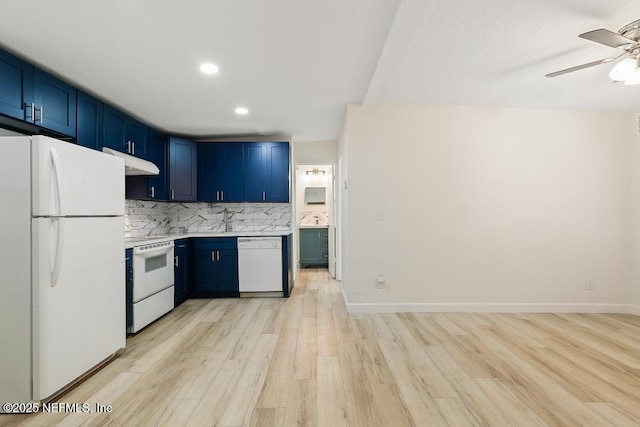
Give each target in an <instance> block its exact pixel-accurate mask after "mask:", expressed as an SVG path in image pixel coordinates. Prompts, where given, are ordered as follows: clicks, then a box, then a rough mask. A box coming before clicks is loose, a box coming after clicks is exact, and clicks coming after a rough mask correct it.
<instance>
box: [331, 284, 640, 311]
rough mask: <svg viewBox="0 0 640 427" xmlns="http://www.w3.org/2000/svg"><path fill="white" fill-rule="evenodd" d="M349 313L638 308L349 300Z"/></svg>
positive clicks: (627, 307)
mask: <svg viewBox="0 0 640 427" xmlns="http://www.w3.org/2000/svg"><path fill="white" fill-rule="evenodd" d="M342 294H343V296H344V298H345V305H346V308H347V311H348V312H349V313H404V312H415V313H425V312H433V313H629V314H636V315H639V316H640V307H639V306H634V305H631V304H589V303H576V304H570V303H539V304H529V303H494V304H491V303H349V302H347V299H346V295H344V290H343V291H342Z"/></svg>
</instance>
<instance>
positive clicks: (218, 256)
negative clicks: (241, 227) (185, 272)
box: [191, 237, 240, 298]
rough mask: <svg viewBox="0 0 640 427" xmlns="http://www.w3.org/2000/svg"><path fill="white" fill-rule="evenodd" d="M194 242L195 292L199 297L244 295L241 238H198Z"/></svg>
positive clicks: (194, 294) (193, 292)
mask: <svg viewBox="0 0 640 427" xmlns="http://www.w3.org/2000/svg"><path fill="white" fill-rule="evenodd" d="M193 245H194V246H193V254H194V265H193V269H194V271H193V273H194V274H193V278H194V283H193V289H192V291H191V295H192V296H193V297H196V298H212V297H237V296H240V292H239V286H238V243H237V238H235V237H216V238H197V239H194V241H193Z"/></svg>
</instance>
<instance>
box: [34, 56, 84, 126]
mask: <svg viewBox="0 0 640 427" xmlns="http://www.w3.org/2000/svg"><path fill="white" fill-rule="evenodd" d="M33 96H34V103H35V108H34V110H35V119H34V123H35V124H36V125H38V126H41V127H43V128H46V129H50V130H53V131H55V132H59V133H61V134H64V135H68V136H73V137H75V136H76V96H77V95H76V88H74V87H73V86H70V85H68V84H66V83H64V82H63V81H61V80H59V79H57V78H55V77H53V76H51V75H49V74H47V73H45V72H44V71H41V70H38V69H37V68H36V69H35V70H34V85H33Z"/></svg>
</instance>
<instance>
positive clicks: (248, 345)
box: [0, 270, 640, 427]
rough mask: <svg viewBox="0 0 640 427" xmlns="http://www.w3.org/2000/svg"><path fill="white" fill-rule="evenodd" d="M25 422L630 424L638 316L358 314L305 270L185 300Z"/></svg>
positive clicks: (635, 394)
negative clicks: (70, 406)
mask: <svg viewBox="0 0 640 427" xmlns="http://www.w3.org/2000/svg"><path fill="white" fill-rule="evenodd" d="M59 401H61V402H67V403H73V402H78V403H83V402H89V403H90V404H91V405H94V404H95V403H96V402H98V403H101V404H103V405H106V404H108V405H111V406H112V407H113V412H111V413H110V414H60V413H58V414H51V413H49V414H37V415H28V416H24V415H23V416H17V415H4V416H0V425H24V426H31V425H34V426H53V425H58V426H78V425H114V426H146V425H149V426H152V425H158V426H165V425H166V426H200V425H202V426H213V425H220V426H239V425H251V426H253V425H256V426H258V425H260V426H290V425H319V426H332V427H338V426H347V425H348V426H366V427H368V426H430V425H438V426H440V425H443V426H444V425H449V426H456V427H457V426H466V425H489V426H503V425H517V426H528V425H536V426H538V425H560V426H572V425H576V426H578V425H579V426H607V425H611V426H633V425H640V318H639V317H636V316H631V315H577V314H567V315H552V314H426V313H419V314H361V315H353V316H350V315H348V314H347V313H346V312H345V309H344V304H343V300H342V295H341V293H340V290H339V288H338V285H337V284H336V283H335V282H334V281H332V280H330V279H329V276H328V275H327V273H326V272H324V271H320V270H311V271H304V272H303V273H302V275H301V277H300V278H299V281H298V286H297V287H296V288H295V291H294V292H293V295H292V297H291V298H289V299H288V300H284V299H276V298H272V299H227V300H220V299H218V300H190V301H187V302H186V303H184V304H183V305H181V306H180V307H178V308H177V309H176V310H174V311H173V312H172V313H171V314H170V315H168V316H166V317H164V318H162V319H161V320H159V321H158V322H156V323H155V324H153V325H152V326H150V327H149V328H147V329H146V330H144V331H142V332H141V333H139V334H138V335H136V336H134V337H132V338H130V339H129V340H128V341H127V348H126V350H125V351H124V352H123V354H122V355H121V356H120V357H119V358H118V359H116V360H114V361H113V362H112V363H110V364H109V365H108V366H106V367H105V368H104V369H102V370H101V371H99V372H97V373H96V374H95V375H94V376H92V377H90V378H89V379H87V380H86V381H85V382H84V383H82V384H81V385H79V386H78V387H76V388H75V389H73V390H71V391H70V392H68V393H67V394H66V395H64V396H62V397H61V398H60V399H59Z"/></svg>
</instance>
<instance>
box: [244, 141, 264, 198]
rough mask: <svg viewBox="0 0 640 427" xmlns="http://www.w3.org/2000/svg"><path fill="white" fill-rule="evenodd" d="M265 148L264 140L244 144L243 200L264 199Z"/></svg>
mask: <svg viewBox="0 0 640 427" xmlns="http://www.w3.org/2000/svg"><path fill="white" fill-rule="evenodd" d="M266 158H267V150H266V144H265V143H264V142H246V143H245V144H244V200H245V201H247V202H264V201H266V189H265V185H264V180H265V179H264V177H265V169H266V167H267V163H266Z"/></svg>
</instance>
